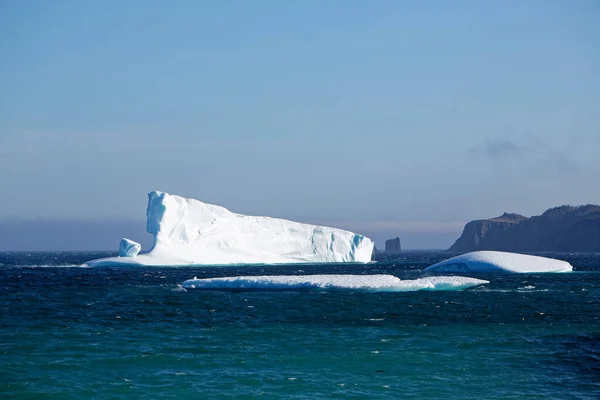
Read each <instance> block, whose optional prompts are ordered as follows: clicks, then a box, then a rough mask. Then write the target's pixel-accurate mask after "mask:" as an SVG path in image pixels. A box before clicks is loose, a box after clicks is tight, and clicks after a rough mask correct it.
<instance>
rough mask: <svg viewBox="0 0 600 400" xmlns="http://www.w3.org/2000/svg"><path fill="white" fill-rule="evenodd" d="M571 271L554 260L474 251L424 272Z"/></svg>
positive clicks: (562, 263)
mask: <svg viewBox="0 0 600 400" xmlns="http://www.w3.org/2000/svg"><path fill="white" fill-rule="evenodd" d="M571 271H573V266H571V264H569V263H568V262H566V261H562V260H555V259H553V258H546V257H538V256H530V255H526V254H516V253H506V252H502V251H474V252H472V253H466V254H462V255H460V256H457V257H452V258H450V259H448V260H444V261H442V262H439V263H437V264H434V265H432V266H430V267H428V268H425V270H424V271H423V272H442V273H446V272H508V273H520V274H527V273H541V272H571Z"/></svg>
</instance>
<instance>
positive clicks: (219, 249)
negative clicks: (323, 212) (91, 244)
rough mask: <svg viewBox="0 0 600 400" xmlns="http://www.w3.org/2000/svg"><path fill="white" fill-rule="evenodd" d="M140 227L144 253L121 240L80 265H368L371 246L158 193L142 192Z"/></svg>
mask: <svg viewBox="0 0 600 400" xmlns="http://www.w3.org/2000/svg"><path fill="white" fill-rule="evenodd" d="M146 229H147V231H148V233H150V234H151V235H153V236H154V245H153V247H152V249H151V250H150V251H149V252H147V253H145V254H144V253H142V254H139V253H140V250H141V246H140V245H139V243H136V242H134V241H132V240H129V239H122V240H121V243H120V246H119V257H109V258H102V259H98V260H92V261H88V262H87V263H86V264H85V265H87V266H90V267H98V266H121V265H126V266H129V265H161V266H181V265H232V264H295V263H345V262H353V263H368V262H370V261H371V256H372V253H373V247H374V244H373V241H372V240H371V239H369V238H367V237H365V236H363V235H359V234H356V233H353V232H349V231H345V230H342V229H337V228H329V227H325V226H316V225H309V224H302V223H299V222H293V221H287V220H284V219H280V218H271V217H255V216H247V215H242V214H236V213H233V212H231V211H229V210H228V209H226V208H224V207H220V206H216V205H211V204H206V203H203V202H201V201H198V200H195V199H186V198H183V197H180V196H174V195H170V194H168V193H164V192H158V191H152V192H150V193H148V208H147V210H146Z"/></svg>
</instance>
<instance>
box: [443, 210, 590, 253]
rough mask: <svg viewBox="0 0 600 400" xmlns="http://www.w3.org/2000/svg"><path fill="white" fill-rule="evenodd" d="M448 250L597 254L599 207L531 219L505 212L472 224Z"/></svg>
mask: <svg viewBox="0 0 600 400" xmlns="http://www.w3.org/2000/svg"><path fill="white" fill-rule="evenodd" d="M448 250H449V251H456V252H467V251H476V250H499V251H514V252H519V251H521V252H528V251H530V252H535V251H600V206H597V205H591V204H590V205H586V206H580V207H572V206H560V207H556V208H551V209H549V210H548V211H546V212H545V213H543V214H542V215H539V216H534V217H531V218H527V217H524V216H522V215H519V214H507V213H505V214H504V215H502V216H500V217H497V218H491V219H484V220H477V221H471V222H469V223H468V224H467V225H465V228H464V230H463V233H462V235H461V236H460V237H459V238H458V239H457V240H456V242H455V243H454V244H453V245H452V247H450V249H448Z"/></svg>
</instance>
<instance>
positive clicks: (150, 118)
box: [0, 0, 600, 247]
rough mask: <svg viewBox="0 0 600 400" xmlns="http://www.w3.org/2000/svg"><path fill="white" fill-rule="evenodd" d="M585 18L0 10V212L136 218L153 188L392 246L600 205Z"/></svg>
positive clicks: (458, 12)
mask: <svg viewBox="0 0 600 400" xmlns="http://www.w3.org/2000/svg"><path fill="white" fill-rule="evenodd" d="M598 21H600V5H599V4H598V3H597V2H596V1H572V2H568V1H551V0H549V1H527V2H523V1H495V2H482V1H455V2H447V1H424V2H404V1H373V2H367V1H333V0H330V1H302V2H282V1H255V2H245V1H218V2H217V1H214V2H203V1H183V0H182V1H174V2H164V1H143V2H142V1H129V2H118V1H104V2H98V1H62V0H55V1H41V0H37V1H36V0H32V1H26V2H25V1H16V0H7V1H3V2H1V4H0V60H1V61H0V187H1V193H2V195H1V196H0V218H6V217H18V218H27V219H30V218H55V219H61V218H62V219H75V220H76V219H104V218H117V219H118V218H131V219H143V218H144V211H145V204H146V192H147V191H148V190H151V189H159V190H163V191H168V192H171V193H175V194H181V195H184V196H188V197H195V198H198V199H201V200H203V201H206V202H211V203H217V204H221V205H224V206H226V207H229V208H230V209H232V210H234V211H238V212H242V213H251V214H261V215H273V216H280V217H286V218H295V219H300V220H303V221H310V222H321V223H330V224H334V225H338V226H342V227H347V228H354V229H355V230H363V231H368V232H374V231H377V230H378V229H379V230H380V231H385V234H386V235H387V234H392V233H393V232H398V234H399V235H401V236H405V237H407V238H408V240H409V243H410V236H411V235H414V236H415V237H417V236H419V235H421V236H423V237H427V235H428V234H430V235H432V237H434V236H435V235H439V234H450V233H451V234H452V235H455V233H456V231H457V230H458V231H460V228H461V227H462V224H464V223H465V222H466V221H468V220H471V219H475V218H485V217H492V216H495V215H499V214H501V213H502V212H504V211H509V212H519V213H522V214H525V215H532V214H539V213H541V212H542V211H544V210H545V209H546V208H549V207H552V206H555V205H559V204H583V203H600V185H599V184H598V182H599V180H598V176H600V156H599V154H600V46H599V45H598V43H600V23H598ZM421 236H419V237H421ZM436 240H437V239H436ZM434 242H435V240H434V239H432V242H431V245H432V246H434V247H435V246H436V244H437V243H438V242H435V243H434ZM449 244H450V243H448V245H449ZM427 245H428V244H427V240H426V239H423V241H420V242H419V243H418V244H415V246H417V247H427Z"/></svg>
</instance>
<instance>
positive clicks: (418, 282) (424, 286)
mask: <svg viewBox="0 0 600 400" xmlns="http://www.w3.org/2000/svg"><path fill="white" fill-rule="evenodd" d="M486 283H489V282H488V281H485V280H482V279H475V278H466V277H462V276H430V277H426V278H419V279H413V280H401V279H399V278H397V277H395V276H393V275H263V276H232V277H225V278H205V279H198V278H194V279H189V280H187V281H185V282H183V284H182V287H183V288H184V289H198V290H229V291H253V290H254V291H285V290H289V291H298V290H360V291H369V292H413V291H417V290H461V289H467V288H470V287H475V286H479V285H483V284H486Z"/></svg>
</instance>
